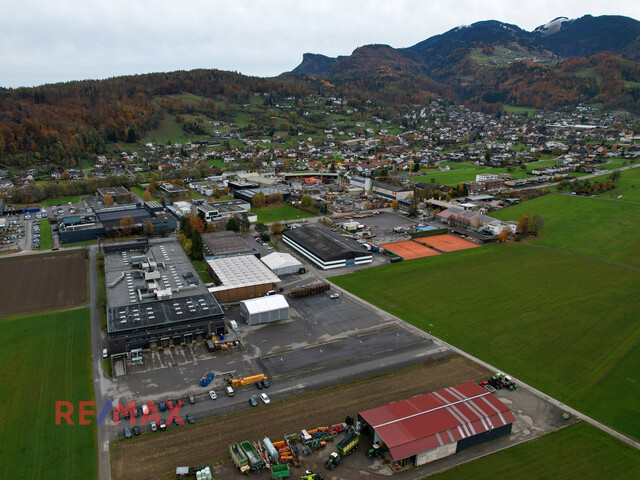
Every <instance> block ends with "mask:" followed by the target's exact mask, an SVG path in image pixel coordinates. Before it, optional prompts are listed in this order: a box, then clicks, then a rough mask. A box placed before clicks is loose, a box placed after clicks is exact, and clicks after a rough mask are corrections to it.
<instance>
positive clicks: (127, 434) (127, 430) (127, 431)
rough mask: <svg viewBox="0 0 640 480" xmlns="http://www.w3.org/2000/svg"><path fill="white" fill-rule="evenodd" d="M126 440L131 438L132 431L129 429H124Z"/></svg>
mask: <svg viewBox="0 0 640 480" xmlns="http://www.w3.org/2000/svg"><path fill="white" fill-rule="evenodd" d="M124 438H131V430H129V427H124Z"/></svg>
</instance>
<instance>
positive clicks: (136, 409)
mask: <svg viewBox="0 0 640 480" xmlns="http://www.w3.org/2000/svg"><path fill="white" fill-rule="evenodd" d="M133 414H134V415H135V416H136V417H139V416H140V410H138V407H136V408H134V409H133Z"/></svg>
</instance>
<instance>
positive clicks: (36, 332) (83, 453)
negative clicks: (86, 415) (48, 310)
mask: <svg viewBox="0 0 640 480" xmlns="http://www.w3.org/2000/svg"><path fill="white" fill-rule="evenodd" d="M85 291H86V289H85ZM0 327H1V328H0V341H1V342H2V345H3V347H2V349H0V375H1V376H2V378H3V379H8V378H11V382H6V381H3V382H0V394H1V395H2V398H3V399H5V413H4V415H3V418H2V421H0V438H2V439H3V447H2V449H0V465H2V466H3V470H4V471H3V472H2V473H1V474H0V476H1V477H2V478H18V476H19V475H18V472H20V475H23V476H24V477H25V478H40V479H59V478H96V475H97V456H96V448H97V445H96V427H95V424H93V425H78V424H77V422H78V416H77V414H76V415H75V417H72V418H75V423H76V424H75V425H66V423H64V422H63V423H62V424H61V425H56V424H55V410H54V402H55V401H57V400H65V401H70V402H73V403H74V404H75V405H76V406H77V402H78V401H80V400H87V401H89V400H93V399H94V396H93V383H92V375H91V338H90V310H89V308H82V309H77V310H71V311H67V312H58V313H53V314H45V315H34V316H27V317H11V318H4V319H1V320H0ZM76 412H77V410H76ZM7 474H16V476H15V477H14V476H11V477H8V476H6V475H7Z"/></svg>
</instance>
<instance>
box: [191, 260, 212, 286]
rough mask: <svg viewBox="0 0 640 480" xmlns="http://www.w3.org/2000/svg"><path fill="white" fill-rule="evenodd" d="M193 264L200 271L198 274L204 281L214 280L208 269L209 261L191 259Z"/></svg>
mask: <svg viewBox="0 0 640 480" xmlns="http://www.w3.org/2000/svg"><path fill="white" fill-rule="evenodd" d="M191 263H192V264H193V268H195V269H196V272H198V276H199V277H200V279H201V280H202V281H203V282H204V283H211V282H213V280H212V279H211V275H209V271H208V270H207V262H205V261H204V260H191Z"/></svg>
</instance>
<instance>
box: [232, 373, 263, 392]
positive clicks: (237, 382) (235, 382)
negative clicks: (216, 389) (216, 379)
mask: <svg viewBox="0 0 640 480" xmlns="http://www.w3.org/2000/svg"><path fill="white" fill-rule="evenodd" d="M265 378H267V377H266V375H265V374H264V373H260V374H258V375H252V376H250V377H244V378H232V379H231V386H232V387H233V388H238V387H245V386H247V385H253V384H254V383H258V382H261V381H262V380H264V379H265Z"/></svg>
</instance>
